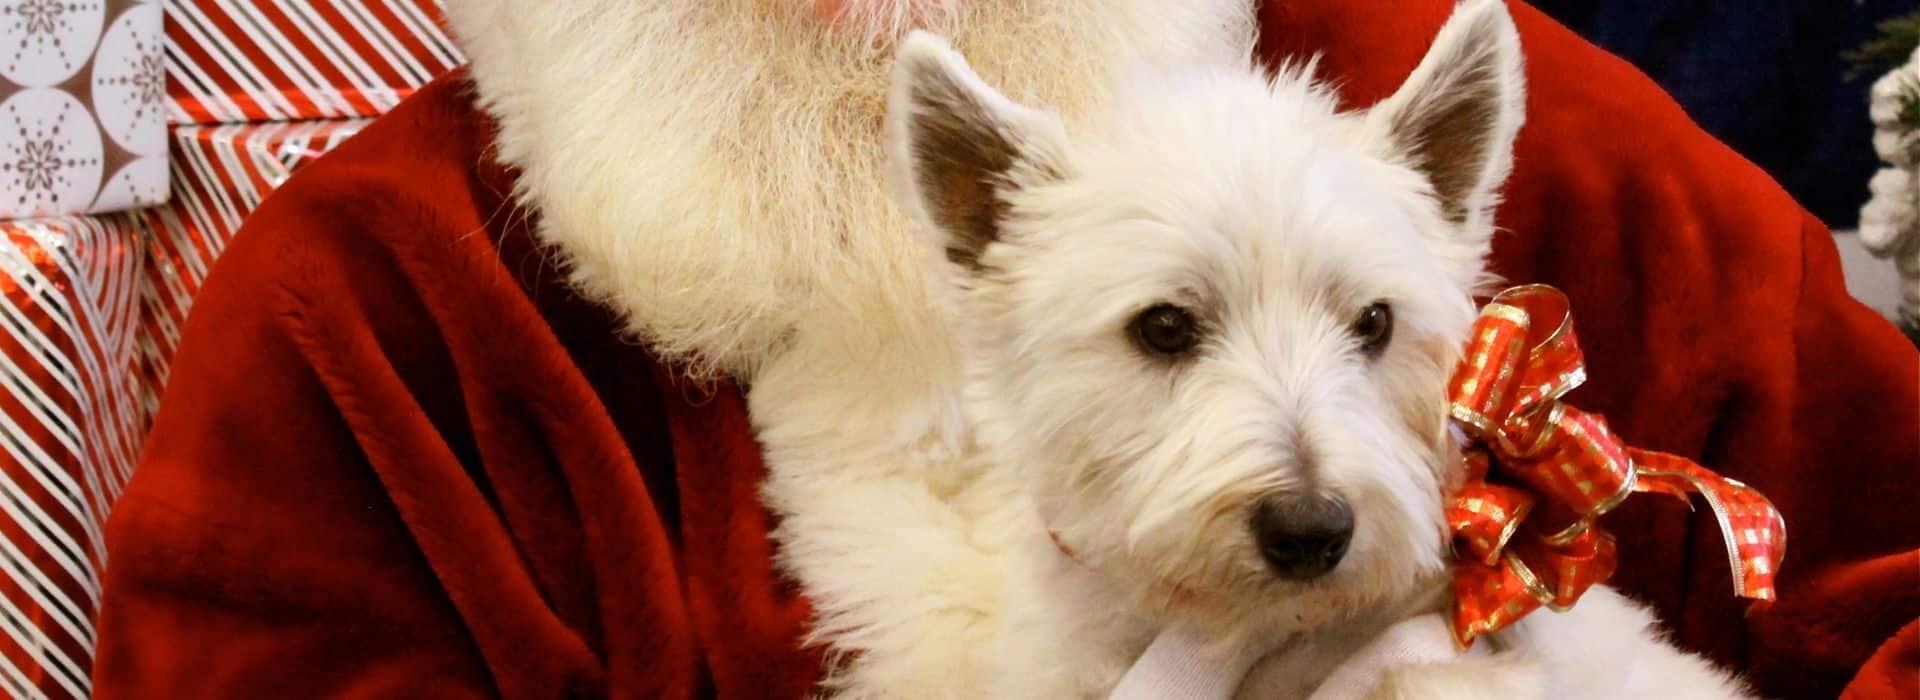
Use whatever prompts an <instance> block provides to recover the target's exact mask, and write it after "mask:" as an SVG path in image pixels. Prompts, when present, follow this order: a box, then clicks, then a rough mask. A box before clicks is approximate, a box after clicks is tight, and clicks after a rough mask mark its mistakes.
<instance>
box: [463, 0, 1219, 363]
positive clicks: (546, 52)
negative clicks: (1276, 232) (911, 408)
mask: <svg viewBox="0 0 1920 700" xmlns="http://www.w3.org/2000/svg"><path fill="white" fill-rule="evenodd" d="M830 5H831V6H830ZM1245 5H1246V3H1245V2H1241V1H1235V0H1207V1H1204V2H1203V1H1195V2H1175V3H1168V2H1164V1H1163V0H969V1H966V2H962V1H960V0H824V2H823V0H567V1H566V2H519V1H516V0H452V2H450V3H449V8H448V13H449V17H450V19H451V20H452V23H453V25H454V27H455V29H456V30H457V31H458V33H459V34H460V35H461V38H462V43H463V46H464V47H465V48H466V49H467V51H468V54H469V56H470V58H471V60H472V69H471V70H472V75H473V78H474V81H475V83H476V84H477V86H478V89H479V94H480V101H481V104H482V105H483V106H484V107H485V108H486V110H487V111H488V112H489V113H491V114H492V115H493V116H494V117H495V118H496V119H497V120H498V122H499V125H500V133H499V137H498V150H499V156H500V158H501V159H502V160H503V161H504V162H506V163H507V164H510V165H513V166H516V167H518V168H519V170H520V172H521V178H520V183H519V187H520V190H521V191H520V193H519V194H520V196H521V200H522V201H523V202H525V203H527V204H530V205H532V206H533V207H534V208H536V209H537V210H539V212H540V213H541V216H542V220H541V224H540V233H541V236H542V238H543V239H544V240H545V241H547V242H548V243H551V244H553V246H554V248H555V250H556V252H557V253H558V254H559V255H560V256H561V257H562V258H563V260H564V261H565V262H566V263H567V264H568V266H569V269H570V270H571V273H572V275H573V278H574V281H575V283H576V286H577V287H578V288H580V289H581V290H582V291H583V292H585V293H586V294H589V295H591V296H593V297H595V298H596V299H598V300H600V301H603V302H606V303H608V304H609V305H610V306H611V307H613V308H615V309H616V310H618V311H620V312H622V313H623V314H624V315H625V317H626V320H627V322H628V324H629V327H630V329H631V330H632V331H633V332H634V333H635V334H636V335H638V336H639V337H641V338H643V339H644V340H645V341H647V342H648V343H649V344H650V345H651V346H652V347H653V349H655V350H656V351H657V352H659V353H660V354H661V355H663V356H665V357H667V358H668V359H670V360H679V361H683V362H686V363H688V364H689V365H690V366H691V367H692V368H694V369H695V370H696V371H699V370H721V371H727V372H731V373H734V374H736V375H737V376H741V377H744V378H749V379H750V378H751V377H752V375H753V373H754V371H755V369H756V368H758V367H759V366H760V365H761V364H763V363H764V362H765V361H766V360H767V359H768V358H769V357H771V356H772V355H774V354H775V353H776V352H779V351H781V350H782V349H785V348H791V347H796V346H801V345H805V346H808V347H810V348H812V350H811V351H810V352H809V354H810V355H813V356H815V357H816V358H817V359H816V360H814V361H815V362H826V363H834V364H840V363H845V364H847V365H859V366H860V367H861V368H862V369H863V370H864V371H866V372H881V373H884V374H881V375H878V376H888V375H893V376H898V375H899V374H900V373H906V374H909V375H910V374H913V373H914V371H915V368H916V367H927V366H941V365H945V364H946V362H944V360H943V357H944V355H945V353H947V352H948V350H947V345H948V342H947V340H946V339H945V334H944V333H943V332H941V330H940V329H939V328H938V327H937V325H938V322H937V321H936V319H935V314H933V313H931V311H930V308H929V300H928V298H927V295H928V290H927V285H926V284H925V282H924V280H923V271H924V270H925V269H926V268H927V266H926V265H923V264H922V263H923V261H922V259H921V257H920V256H921V255H922V254H923V252H922V246H920V245H919V243H918V241H917V240H916V239H915V237H914V236H913V235H912V231H911V230H910V229H909V225H908V221H907V218H906V217H905V216H904V215H903V214H902V212H901V211H900V209H899V208H898V207H897V205H896V204H895V200H894V195H893V192H892V190H891V187H890V186H889V185H888V183H887V177H886V175H885V174H886V167H885V162H884V161H885V158H884V154H883V151H882V145H881V142H882V139H881V136H882V134H881V123H882V116H883V114H884V111H885V102H886V95H887V87H888V82H889V75H890V70H891V52H892V48H893V44H894V41H895V39H897V38H898V37H899V36H901V35H903V34H904V33H905V32H906V31H907V30H908V29H910V28H913V27H923V28H927V29H930V30H932V31H935V32H938V33H941V34H944V35H946V36H948V37H950V38H951V39H952V40H953V41H954V43H955V45H956V46H957V47H958V48H960V49H961V50H963V51H964V52H965V53H966V54H967V55H968V56H969V57H970V58H971V59H972V61H973V62H974V64H975V65H976V67H977V68H978V69H979V71H980V72H981V73H982V74H983V75H984V76H985V77H986V78H987V79H989V80H991V81H993V82H994V83H995V84H997V85H1000V86H1002V87H1003V89H1005V91H1006V92H1007V94H1008V95H1009V96H1010V97H1013V98H1014V99H1017V100H1022V101H1025V102H1027V103H1029V104H1034V105H1041V106H1047V107H1050V108H1053V109H1057V110H1059V111H1060V112H1062V113H1063V114H1065V115H1067V116H1068V117H1069V119H1070V118H1071V116H1072V115H1073V114H1075V113H1076V112H1079V111H1081V110H1082V109H1083V108H1084V107H1085V106H1087V105H1088V104H1090V103H1092V102H1093V101H1095V100H1097V99H1099V96H1100V95H1101V94H1102V93H1103V92H1104V91H1105V86H1106V83H1107V77H1106V76H1107V75H1108V71H1109V70H1111V69H1112V68H1113V67H1116V66H1123V65H1125V64H1128V63H1131V62H1134V61H1165V60H1188V59H1191V58H1194V57H1201V56H1205V57H1209V58H1210V59H1212V58H1217V57H1220V56H1234V55H1239V56H1244V55H1245V53H1246V52H1247V51H1248V50H1250V49H1249V46H1248V45H1249V44H1250V37H1251V33H1252V32H1251V29H1250V25H1251V20H1250V19H1249V18H1248V16H1247V15H1248V14H1249V13H1248V12H1247V10H1246V7H1245ZM823 13H824V14H823ZM821 369H822V371H831V370H832V369H833V368H827V367H822V368H821ZM869 376H875V375H869Z"/></svg>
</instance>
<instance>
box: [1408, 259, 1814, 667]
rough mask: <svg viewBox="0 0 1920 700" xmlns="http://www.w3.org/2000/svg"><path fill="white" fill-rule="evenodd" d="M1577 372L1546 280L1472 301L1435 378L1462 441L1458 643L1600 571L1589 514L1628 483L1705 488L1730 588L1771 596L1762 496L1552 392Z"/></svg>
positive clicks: (1451, 508)
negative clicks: (1454, 365)
mask: <svg viewBox="0 0 1920 700" xmlns="http://www.w3.org/2000/svg"><path fill="white" fill-rule="evenodd" d="M1584 381H1586V366H1585V364H1584V361H1583V358H1582V355H1581V353H1580V345H1579V342H1578V340H1577V339H1576V338H1575V337H1574V333H1573V318H1572V315H1571V312H1570V310H1569V308H1568V302H1567V297H1566V295H1564V294H1562V293H1561V292H1560V291H1559V290H1557V289H1554V288H1552V287H1547V286H1542V285H1529V286H1524V287H1514V288H1511V289H1508V290H1506V291H1504V292H1501V293H1500V294H1499V295H1497V296H1495V297H1494V298H1493V300H1492V302H1491V303H1489V304H1487V305H1486V307H1484V308H1482V309H1481V311H1480V318H1479V320H1478V321H1476V322H1475V323H1474V327H1473V335H1472V337H1471V340H1469V341H1468V344H1467V349H1466V355H1465V357H1463V358H1462V359H1461V363H1460V367H1459V369H1458V370H1456V371H1455V372H1454V376H1453V379H1452V381H1451V383H1450V384H1449V386H1448V396H1449V397H1450V404H1449V407H1448V408H1449V411H1450V412H1451V414H1452V416H1453V419H1454V421H1455V422H1456V423H1457V424H1458V425H1459V427H1460V428H1461V430H1462V431H1463V432H1465V433H1466V435H1467V437H1468V438H1469V439H1470V441H1471V443H1472V444H1471V445H1470V446H1469V448H1468V452H1467V462H1466V467H1467V475H1466V481H1465V482H1464V484H1463V485H1462V486H1461V487H1460V489H1459V490H1458V491H1457V492H1456V494H1455V496H1454V498H1453V499H1452V501H1451V502H1450V503H1449V504H1448V506H1447V509H1446V515H1447V523H1448V525H1449V526H1450V527H1451V528H1452V532H1453V535H1454V541H1455V545H1456V553H1457V554H1458V557H1457V559H1458V562H1457V563H1456V565H1455V568H1454V595H1455V597H1454V607H1453V633H1454V639H1455V641H1458V642H1459V643H1460V645H1461V646H1462V647H1466V646H1470V645H1471V644H1472V643H1473V640H1474V638H1475V637H1478V636H1479V635H1482V634H1486V633H1489V632H1494V631H1498V630H1500V629H1502V628H1505V627H1506V626H1507V625H1510V624H1513V622H1514V621H1515V620H1518V619H1520V618H1521V617H1523V616H1525V615H1526V614H1527V613H1530V612H1532V611H1534V610H1536V609H1538V608H1540V607H1541V606H1547V607H1550V608H1553V609H1556V610H1562V609H1566V608H1567V607H1570V606H1572V605H1573V604H1574V603H1575V602H1576V601H1578V600H1579V599H1580V596H1581V595H1582V594H1584V593H1586V591H1587V589H1588V588H1590V587H1592V586H1593V585H1594V584H1596V583H1599V582H1601V581H1605V580H1606V579H1607V577H1608V576H1610V575H1612V574H1613V570H1614V567H1615V565H1616V564H1617V563H1618V561H1619V558H1618V550H1617V549H1616V548H1615V545H1614V540H1613V537H1612V536H1611V535H1608V534H1607V533H1606V532H1604V531H1602V530H1601V529H1600V528H1598V527H1595V525H1594V521H1595V520H1596V519H1597V518H1599V517H1600V515H1601V514H1603V513H1606V512H1607V511H1609V510H1612V509H1613V507H1614V506H1617V505H1619V504H1620V502H1621V501H1624V500H1626V498H1627V496H1628V495H1629V494H1632V493H1633V492H1635V491H1642V492H1654V493H1664V494H1668V495H1671V496H1674V497H1676V498H1680V499H1682V500H1686V499H1688V498H1689V497H1690V496H1691V495H1694V494H1698V495H1699V496H1701V497H1702V498H1704V499H1705V500H1706V502H1707V505H1708V506H1710V507H1711V508H1712V509H1713V514H1714V517H1715V519H1716V520H1718V521H1719V523H1720V529H1721V534H1722V535H1723V536H1724V537H1725V538H1726V543H1727V559H1728V563H1729V564H1730V565H1731V566H1732V567H1733V571H1734V578H1733V592H1734V595H1736V596H1740V597H1744V598H1752V599H1756V600H1772V599H1773V597H1774V589H1773V576H1774V572H1776V571H1778V570H1779V568H1780V560H1781V557H1783V556H1784V555H1785V554H1786V544H1787V532H1786V523H1785V521H1784V520H1782V519H1781V517H1780V512H1779V511H1777V510H1775V509H1774V507H1773V504H1772V503H1770V502H1768V501H1767V499H1766V497H1765V496H1762V495H1760V493H1759V492H1758V491H1755V490H1753V489H1752V488H1749V487H1748V486H1747V485H1746V484H1742V483H1740V482H1738V481H1735V480H1733V479H1728V478H1725V477H1722V476H1720V475H1718V474H1715V473H1713V472H1711V471H1708V470H1707V469H1705V468H1702V467H1701V466H1700V465H1697V464H1694V463H1692V462H1689V461H1687V460H1686V459H1684V458H1681V457H1678V456H1675V455H1671V454H1665V453H1661V452H1653V451H1649V450H1641V449H1638V448H1633V447H1628V446H1627V445H1626V444H1624V443H1622V442H1621V441H1620V440H1619V438H1616V437H1614V435H1613V433H1612V432H1611V431H1609V430H1608V428H1607V422H1606V421H1605V420H1604V419H1602V418H1601V417H1600V416H1598V415H1595V414H1591V413H1586V412H1584V411H1581V410H1579V409H1577V408H1574V407H1572V406H1568V405H1566V404H1563V403H1560V397H1561V396H1563V395H1565V394H1566V393H1567V392H1568V391H1572V390H1573V388H1574V387H1577V386H1579V385H1580V384H1581V382H1584ZM1490 479H1492V480H1491V481H1490Z"/></svg>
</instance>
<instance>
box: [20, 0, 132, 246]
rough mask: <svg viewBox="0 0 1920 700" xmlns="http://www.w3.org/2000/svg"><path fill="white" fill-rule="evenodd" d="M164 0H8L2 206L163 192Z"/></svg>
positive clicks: (37, 210)
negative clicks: (162, 6) (162, 8)
mask: <svg viewBox="0 0 1920 700" xmlns="http://www.w3.org/2000/svg"><path fill="white" fill-rule="evenodd" d="M163 31H164V27H163V21H162V10H161V3H160V1H159V0H146V1H144V2H137V1H136V0H0V218H28V217H45V216H60V215H67V214H81V213H102V212H112V211H122V210H127V209H137V208H141V207H147V206H152V205H156V204H160V203H163V202H165V201H166V199H167V192H168V186H167V185H168V182H167V118H166V96H167V95H166V88H167V86H166V59H165V39H164V35H163Z"/></svg>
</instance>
